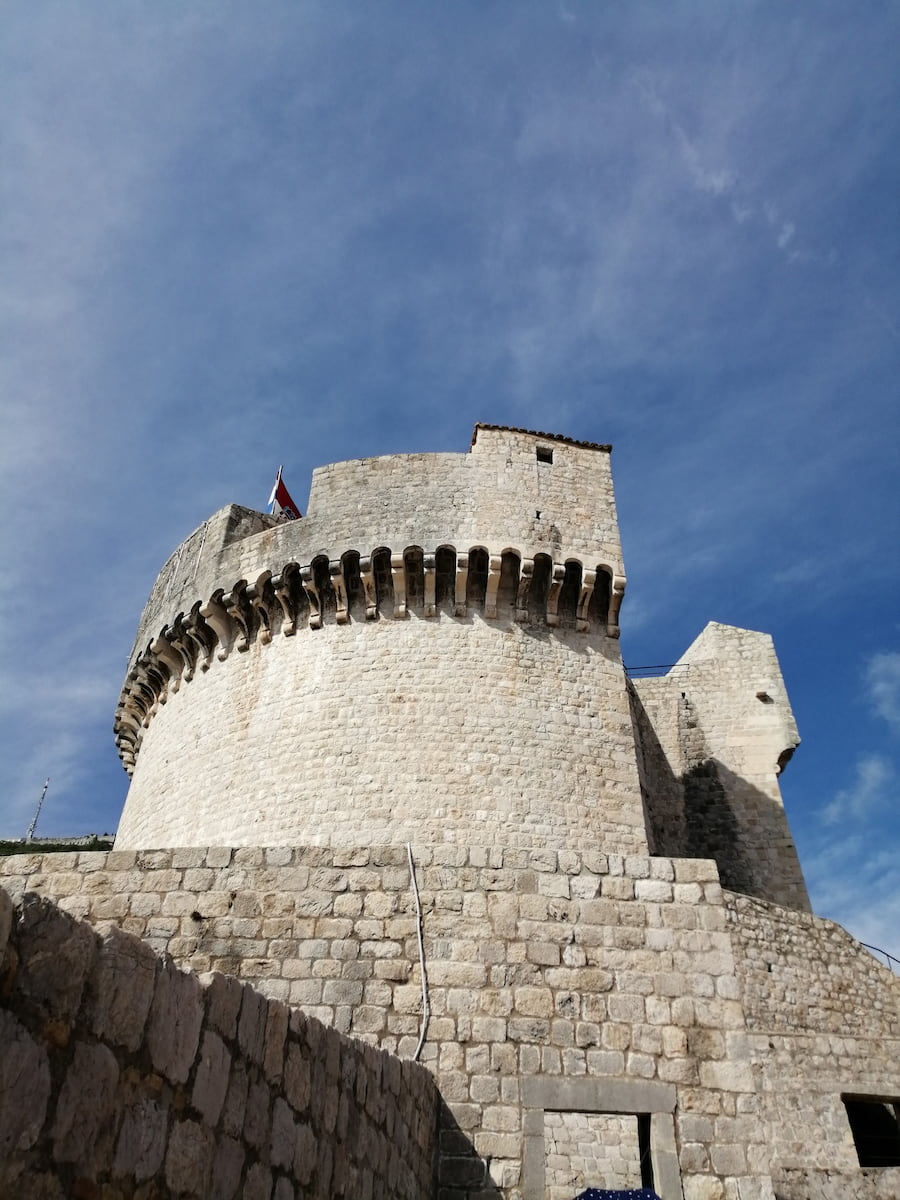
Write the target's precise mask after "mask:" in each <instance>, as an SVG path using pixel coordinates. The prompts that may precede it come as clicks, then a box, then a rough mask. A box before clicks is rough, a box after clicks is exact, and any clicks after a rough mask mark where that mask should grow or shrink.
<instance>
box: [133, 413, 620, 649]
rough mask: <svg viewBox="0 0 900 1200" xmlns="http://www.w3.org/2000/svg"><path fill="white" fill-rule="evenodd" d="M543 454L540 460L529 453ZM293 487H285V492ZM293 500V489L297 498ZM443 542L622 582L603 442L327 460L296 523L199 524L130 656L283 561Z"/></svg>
mask: <svg viewBox="0 0 900 1200" xmlns="http://www.w3.org/2000/svg"><path fill="white" fill-rule="evenodd" d="M541 446H546V447H548V448H550V449H551V451H552V455H553V461H552V463H546V462H540V461H538V458H537V449H538V447H541ZM292 486H293V485H292ZM296 495H299V493H296ZM441 545H451V546H454V547H455V548H456V549H457V550H458V551H460V552H463V551H468V549H469V548H470V547H472V546H483V547H484V548H485V549H487V550H488V551H489V553H490V554H501V553H502V552H503V550H504V549H506V548H507V547H516V548H517V549H518V550H519V551H520V552H521V554H522V555H523V556H524V557H525V558H534V556H535V555H537V554H540V553H545V554H549V555H550V556H551V558H552V559H553V561H554V562H564V561H565V559H566V558H567V557H569V556H574V557H575V558H578V559H579V560H580V561H582V562H583V563H584V565H585V566H591V567H594V566H595V565H597V564H600V563H603V564H605V565H606V566H608V567H609V568H610V569H611V571H612V572H613V573H615V574H616V575H622V573H623V572H622V567H621V558H622V551H621V542H620V539H619V528H618V519H617V516H616V506H615V497H614V494H613V485H612V474H611V470H610V456H609V447H608V446H607V447H590V446H586V445H579V444H577V443H574V442H572V441H571V440H570V439H566V438H558V437H554V436H553V435H543V434H531V433H527V432H523V431H521V430H498V429H490V428H486V427H479V428H477V429H476V436H475V438H474V439H473V444H472V448H471V450H470V452H469V453H467V454H394V455H387V456H383V457H379V458H366V459H354V460H351V461H349V462H341V463H332V464H330V465H328V466H324V467H319V468H317V469H316V470H315V471H314V472H313V478H312V488H311V491H310V496H309V505H308V507H307V509H306V512H305V515H304V516H303V518H302V519H301V520H299V521H289V522H283V523H278V522H276V521H275V520H274V519H273V518H271V517H269V516H267V515H266V514H263V513H255V512H253V511H252V510H250V509H244V508H240V507H239V506H237V505H231V506H229V507H228V508H225V509H222V510H220V511H219V512H218V513H216V514H214V515H213V516H212V517H210V518H209V520H208V521H207V522H205V523H204V524H203V525H202V526H200V527H199V528H198V529H197V530H195V531H194V533H193V534H191V535H190V537H189V538H187V539H186V540H185V542H184V543H182V545H181V546H180V547H179V548H178V550H176V551H175V553H174V554H173V555H172V556H171V557H170V559H169V560H168V562H167V563H166V564H165V566H164V567H163V569H162V571H161V573H160V576H159V578H158V580H157V582H156V584H155V585H154V588H153V590H152V592H151V595H150V598H149V600H148V602H147V605H146V607H145V609H144V613H143V615H142V617H141V623H140V629H139V633H138V638H137V641H136V643H135V652H137V651H138V650H139V649H141V647H142V646H144V645H146V644H147V641H148V640H150V639H152V638H154V637H155V636H157V634H158V632H159V629H160V627H161V626H162V625H163V624H165V623H167V622H169V621H171V620H172V618H173V616H174V615H175V614H176V613H177V612H179V611H184V612H189V611H190V609H191V607H192V605H193V604H194V602H195V601H196V600H205V599H206V598H207V597H208V596H211V595H212V594H213V592H214V591H215V590H216V589H217V588H225V589H226V590H228V589H230V588H231V587H232V585H233V583H234V582H235V581H236V580H239V579H245V580H249V581H250V582H255V580H256V579H257V577H258V576H259V574H260V572H261V571H263V570H265V569H268V570H269V571H272V572H274V573H278V572H279V571H281V569H282V567H283V565H284V564H285V563H290V562H294V563H298V564H300V565H301V566H304V565H306V564H308V563H311V562H312V561H313V559H314V558H316V557H319V556H324V558H325V559H326V560H327V561H335V560H339V559H340V558H341V556H342V555H343V554H344V553H345V552H346V551H348V550H355V551H357V552H358V553H359V554H360V555H362V556H363V557H365V556H367V555H371V554H372V553H373V552H374V551H375V550H376V549H377V548H378V547H380V546H386V547H388V548H390V549H391V550H392V551H393V552H394V553H398V554H402V552H403V550H404V549H405V548H406V547H407V546H420V547H422V548H423V549H426V550H428V551H429V552H433V551H434V550H435V549H437V547H438V546H441Z"/></svg>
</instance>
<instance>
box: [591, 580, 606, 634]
mask: <svg viewBox="0 0 900 1200" xmlns="http://www.w3.org/2000/svg"><path fill="white" fill-rule="evenodd" d="M610 582H611V581H610V578H609V574H608V572H606V571H604V570H603V568H602V567H598V568H597V578H596V580H595V581H594V590H593V591H592V592H591V602H590V604H589V605H588V621H589V622H590V625H591V629H592V630H593V631H594V632H595V633H605V631H606V623H607V621H608V620H609V596H610V591H611V588H610Z"/></svg>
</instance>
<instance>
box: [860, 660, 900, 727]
mask: <svg viewBox="0 0 900 1200" xmlns="http://www.w3.org/2000/svg"><path fill="white" fill-rule="evenodd" d="M866 685H867V687H868V691H869V699H870V701H871V703H872V707H873V708H874V709H875V711H876V712H877V713H878V715H879V716H880V717H882V718H883V719H884V720H885V721H887V723H888V724H889V725H890V726H891V728H892V729H893V730H894V732H895V733H900V652H898V651H884V652H882V653H880V654H873V655H872V657H871V658H870V659H869V662H868V664H867V666H866Z"/></svg>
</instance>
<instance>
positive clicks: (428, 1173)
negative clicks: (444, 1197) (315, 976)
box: [0, 890, 438, 1200]
mask: <svg viewBox="0 0 900 1200" xmlns="http://www.w3.org/2000/svg"><path fill="white" fill-rule="evenodd" d="M0 964H2V971H0V975H2V980H3V987H2V991H0V1191H2V1194H3V1195H5V1196H12V1195H16V1196H21V1197H24V1198H29V1197H40V1198H41V1200H63V1198H64V1197H66V1198H67V1197H70V1196H79V1197H91V1196H101V1195H102V1196H103V1197H107V1198H109V1200H113V1198H115V1200H121V1198H124V1197H130V1196H141V1197H146V1198H148V1200H149V1197H151V1196H152V1197H153V1198H154V1200H169V1198H171V1200H176V1198H178V1197H201V1196H203V1197H206V1196H214V1197H216V1198H217V1200H229V1198H230V1197H243V1198H244V1200H256V1198H259V1200H268V1198H269V1197H271V1198H272V1200H293V1198H295V1197H309V1198H312V1197H315V1198H316V1200H331V1198H336V1197H346V1198H347V1200H374V1198H376V1197H384V1198H385V1200H388V1198H390V1200H393V1198H394V1197H407V1198H408V1200H421V1198H423V1197H427V1196H430V1195H431V1194H432V1186H433V1174H434V1160H435V1152H436V1145H437V1142H436V1134H437V1113H438V1096H437V1090H436V1088H435V1085H434V1081H433V1079H432V1077H431V1075H430V1074H429V1073H428V1072H427V1071H425V1070H424V1069H423V1068H421V1067H418V1066H417V1065H415V1064H414V1063H410V1062H401V1060H399V1059H398V1058H395V1057H393V1056H391V1055H389V1054H385V1053H383V1052H382V1051H380V1050H377V1049H376V1048H375V1047H373V1046H369V1045H365V1044H363V1043H361V1042H356V1041H353V1040H351V1039H349V1038H346V1037H342V1036H341V1035H340V1034H339V1033H338V1032H337V1031H336V1030H334V1029H328V1028H326V1027H325V1026H323V1025H321V1024H320V1023H319V1022H318V1021H316V1020H315V1019H314V1018H310V1017H306V1016H304V1014H303V1013H302V1012H300V1011H299V1010H297V1009H294V1010H290V1009H288V1008H287V1006H285V1005H284V1004H282V1003H280V1002H279V1001H277V1000H270V999H266V998H265V997H264V996H262V995H260V994H259V993H258V992H256V991H254V990H253V989H252V988H251V987H250V986H249V985H248V984H242V983H240V982H239V981H238V980H236V979H233V978H226V977H225V976H222V975H218V974H212V975H207V976H204V977H203V978H199V979H198V978H197V976H195V975H193V974H185V973H183V972H182V971H180V970H178V969H177V968H176V967H175V965H174V963H172V962H171V961H168V960H165V959H161V958H159V957H158V956H157V955H156V954H155V953H154V952H153V951H152V950H151V949H150V947H148V946H147V945H146V944H145V943H142V942H140V941H139V940H138V939H136V938H134V937H131V936H129V935H128V934H125V933H123V932H121V930H119V929H117V928H115V927H105V928H103V929H102V930H94V929H92V928H91V927H90V926H89V925H87V924H85V923H82V922H79V921H77V920H76V919H75V918H73V917H71V916H69V915H67V914H65V913H62V912H60V911H59V909H57V908H56V907H55V905H53V904H52V903H50V902H49V901H47V900H41V899H39V898H38V897H37V896H35V895H30V896H28V897H26V898H25V899H24V901H22V902H21V904H20V906H19V908H18V909H16V910H14V909H13V906H12V903H11V901H10V899H9V896H8V894H7V893H6V892H5V891H3V890H0Z"/></svg>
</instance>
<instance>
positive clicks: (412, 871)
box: [406, 842, 431, 1062]
mask: <svg viewBox="0 0 900 1200" xmlns="http://www.w3.org/2000/svg"><path fill="white" fill-rule="evenodd" d="M406 856H407V858H408V859H409V880H410V883H411V884H412V889H413V897H414V898H415V901H416V933H417V935H418V938H419V968H420V973H421V975H422V1028H421V1030H420V1031H419V1044H418V1045H417V1046H416V1052H415V1054H414V1055H413V1062H415V1061H416V1060H417V1059H418V1057H419V1055H420V1054H421V1053H422V1047H423V1046H424V1045H425V1035H426V1033H427V1032H428V1018H429V1017H430V1016H431V1005H430V1004H429V1002H428V976H427V974H426V972H425V943H424V942H423V941H422V905H421V903H420V901H419V885H418V883H417V882H416V867H415V864H414V863H413V853H412V845H411V844H410V843H409V842H407V843H406Z"/></svg>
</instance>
